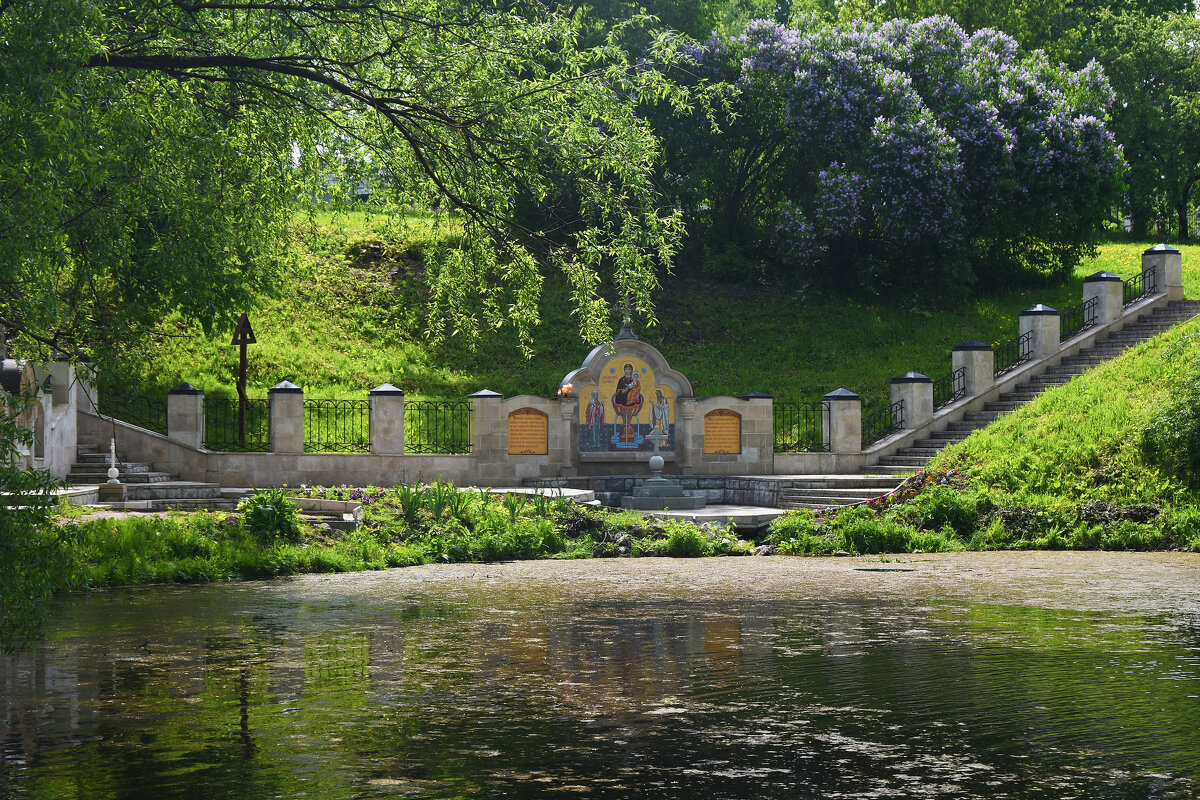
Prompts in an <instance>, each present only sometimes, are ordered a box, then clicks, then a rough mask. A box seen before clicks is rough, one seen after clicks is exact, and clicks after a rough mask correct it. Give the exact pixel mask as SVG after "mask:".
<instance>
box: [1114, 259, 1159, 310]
mask: <svg viewBox="0 0 1200 800" xmlns="http://www.w3.org/2000/svg"><path fill="white" fill-rule="evenodd" d="M1121 290H1122V291H1121V294H1122V296H1123V297H1124V300H1125V305H1127V306H1129V305H1133V304H1134V303H1136V302H1137V301H1138V300H1141V299H1142V298H1143V297H1145V296H1146V295H1151V294H1154V293H1155V292H1157V291H1158V270H1156V269H1154V268H1151V269H1147V270H1143V271H1142V274H1141V275H1134V276H1133V277H1132V278H1130V279H1129V280H1127V281H1125V282H1124V283H1122V284H1121Z"/></svg>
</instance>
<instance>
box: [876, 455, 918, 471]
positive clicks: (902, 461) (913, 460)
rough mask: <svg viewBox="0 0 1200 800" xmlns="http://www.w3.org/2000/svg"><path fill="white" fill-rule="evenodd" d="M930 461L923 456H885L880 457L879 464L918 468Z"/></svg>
mask: <svg viewBox="0 0 1200 800" xmlns="http://www.w3.org/2000/svg"><path fill="white" fill-rule="evenodd" d="M928 461H929V459H927V458H924V457H921V456H884V457H883V458H881V459H879V464H880V466H885V467H911V468H913V469H914V470H918V469H921V468H923V467H924V466H925V464H926V463H928Z"/></svg>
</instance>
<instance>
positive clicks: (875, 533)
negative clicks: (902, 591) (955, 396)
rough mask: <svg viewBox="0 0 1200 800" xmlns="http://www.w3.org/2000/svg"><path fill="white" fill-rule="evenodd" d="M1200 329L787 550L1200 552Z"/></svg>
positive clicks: (1031, 414) (946, 456) (1193, 327)
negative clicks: (890, 498) (894, 495)
mask: <svg viewBox="0 0 1200 800" xmlns="http://www.w3.org/2000/svg"><path fill="white" fill-rule="evenodd" d="M1198 355H1200V320H1193V321H1192V322H1189V323H1187V324H1185V325H1181V326H1179V327H1177V328H1176V329H1174V330H1172V331H1170V332H1168V333H1167V334H1165V335H1163V336H1161V337H1158V338H1157V339H1155V340H1152V341H1150V342H1146V343H1145V344H1142V345H1140V346H1139V347H1137V348H1135V349H1134V350H1132V351H1130V352H1128V353H1126V354H1125V355H1123V356H1122V357H1121V358H1118V359H1116V360H1114V361H1111V362H1109V363H1106V364H1103V365H1101V366H1100V367H1098V368H1096V369H1094V370H1092V371H1090V372H1088V373H1087V374H1086V375H1084V376H1082V377H1080V378H1077V379H1075V380H1073V381H1071V382H1070V383H1068V384H1067V385H1065V386H1061V387H1057V388H1054V389H1051V390H1049V391H1047V392H1045V393H1043V394H1042V395H1040V396H1039V397H1038V398H1037V399H1036V400H1034V401H1033V402H1031V403H1029V404H1027V405H1025V406H1023V407H1022V408H1020V409H1018V410H1017V411H1015V412H1013V413H1010V414H1006V415H1004V416H1003V417H1001V418H1000V419H999V420H997V421H996V422H994V423H993V424H991V425H989V426H988V427H987V428H984V429H982V430H979V431H976V432H975V433H973V434H972V435H971V436H970V437H968V438H967V439H966V440H964V441H963V442H960V443H958V444H956V445H952V446H950V447H947V448H946V449H945V450H944V451H943V452H942V453H941V454H940V455H939V456H938V457H937V458H936V459H935V460H934V461H933V462H932V463H931V464H930V472H929V473H926V474H924V475H923V476H920V478H919V479H918V480H917V481H916V484H915V485H914V486H912V487H911V488H910V489H909V490H908V491H907V492H905V493H904V495H903V496H902V497H900V498H896V499H894V500H890V501H887V502H885V503H879V504H875V505H874V506H867V507H862V508H858V509H854V510H849V511H842V512H840V513H837V514H833V515H828V516H826V515H820V514H814V513H807V512H804V513H795V514H789V515H788V516H787V517H784V518H782V519H780V520H778V521H777V522H776V523H775V525H774V526H773V528H772V533H771V537H772V540H773V541H775V542H777V543H779V545H780V549H781V550H782V551H784V552H801V553H829V552H834V551H836V550H846V551H850V552H860V553H862V552H895V551H902V552H903V551H911V550H913V549H920V550H925V551H933V550H947V549H961V548H971V549H1001V548H1003V549H1061V548H1074V549H1105V550H1171V549H1179V550H1193V551H1200V469H1197V468H1198V467H1200V358H1198Z"/></svg>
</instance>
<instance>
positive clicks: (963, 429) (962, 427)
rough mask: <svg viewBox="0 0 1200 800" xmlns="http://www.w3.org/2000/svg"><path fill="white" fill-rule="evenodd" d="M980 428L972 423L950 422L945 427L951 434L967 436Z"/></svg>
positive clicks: (980, 426)
mask: <svg viewBox="0 0 1200 800" xmlns="http://www.w3.org/2000/svg"><path fill="white" fill-rule="evenodd" d="M982 427H983V426H982V425H977V424H975V423H973V422H951V423H950V424H949V425H947V426H946V430H948V431H951V432H953V433H962V434H969V433H974V432H975V431H977V430H979V429H980V428H982ZM962 438H964V439H965V438H966V436H965V435H964V436H963V437H962Z"/></svg>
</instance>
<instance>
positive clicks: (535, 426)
mask: <svg viewBox="0 0 1200 800" xmlns="http://www.w3.org/2000/svg"><path fill="white" fill-rule="evenodd" d="M549 441H550V417H548V416H547V415H545V414H543V413H542V412H541V411H538V410H537V409H536V408H518V409H517V410H516V411H514V412H512V413H511V414H509V415H508V454H509V455H510V456H544V455H546V453H548V452H549V449H550V447H549Z"/></svg>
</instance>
